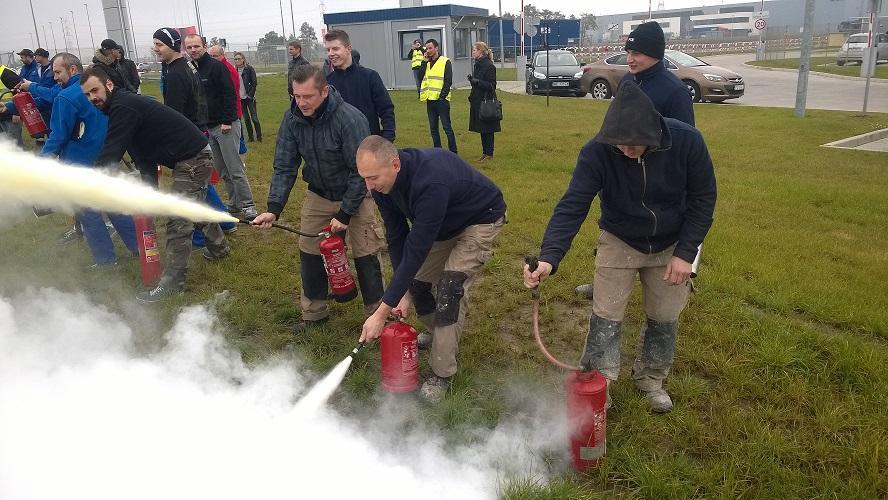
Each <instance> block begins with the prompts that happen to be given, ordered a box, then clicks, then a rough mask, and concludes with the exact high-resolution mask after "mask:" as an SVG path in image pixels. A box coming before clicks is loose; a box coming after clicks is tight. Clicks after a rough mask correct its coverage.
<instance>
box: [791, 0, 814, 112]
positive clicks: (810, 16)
mask: <svg viewBox="0 0 888 500" xmlns="http://www.w3.org/2000/svg"><path fill="white" fill-rule="evenodd" d="M814 2H815V0H805V27H804V31H803V32H802V53H801V58H800V59H799V81H798V85H797V86H796V102H795V115H796V116H797V117H799V118H804V117H805V101H806V100H807V98H808V70H809V69H810V67H811V46H812V44H813V41H814V33H813V31H814Z"/></svg>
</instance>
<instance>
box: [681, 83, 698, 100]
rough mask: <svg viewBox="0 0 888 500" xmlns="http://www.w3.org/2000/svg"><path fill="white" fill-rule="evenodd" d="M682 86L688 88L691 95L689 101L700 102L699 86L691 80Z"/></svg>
mask: <svg viewBox="0 0 888 500" xmlns="http://www.w3.org/2000/svg"><path fill="white" fill-rule="evenodd" d="M684 84H685V85H687V86H688V92H689V93H690V94H691V101H693V102H700V86H699V85H697V84H696V83H694V81H693V80H685V81H684Z"/></svg>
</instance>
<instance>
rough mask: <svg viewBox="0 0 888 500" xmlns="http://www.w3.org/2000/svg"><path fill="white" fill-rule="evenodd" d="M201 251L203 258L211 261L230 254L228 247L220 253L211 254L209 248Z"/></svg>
mask: <svg viewBox="0 0 888 500" xmlns="http://www.w3.org/2000/svg"><path fill="white" fill-rule="evenodd" d="M201 253H202V254H203V258H205V259H207V260H208V261H210V262H212V261H216V260H222V259H224V258H225V257H228V256H229V255H231V249H230V248H229V249H226V250H225V251H224V252H222V253H220V254H219V255H213V252H211V251H210V249H209V248H204V250H203V252H201Z"/></svg>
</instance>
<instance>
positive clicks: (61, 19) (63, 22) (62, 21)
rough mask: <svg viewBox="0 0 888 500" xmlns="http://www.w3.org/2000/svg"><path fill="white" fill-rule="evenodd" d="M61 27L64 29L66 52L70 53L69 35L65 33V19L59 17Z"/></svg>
mask: <svg viewBox="0 0 888 500" xmlns="http://www.w3.org/2000/svg"><path fill="white" fill-rule="evenodd" d="M59 26H61V27H62V39H63V40H64V42H65V52H70V51H69V50H68V33H67V32H66V31H65V18H64V17H62V16H59Z"/></svg>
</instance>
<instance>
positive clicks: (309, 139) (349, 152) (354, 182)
mask: <svg viewBox="0 0 888 500" xmlns="http://www.w3.org/2000/svg"><path fill="white" fill-rule="evenodd" d="M290 80H291V81H290V85H291V87H292V90H293V98H294V99H293V103H292V104H291V105H290V109H289V110H288V111H287V112H286V113H284V119H283V120H282V121H281V126H280V129H279V130H278V139H277V145H276V146H275V154H274V174H272V177H271V186H270V188H269V190H268V211H267V212H265V213H262V214H259V215H258V216H257V217H256V218H255V219H253V222H252V223H253V224H254V225H256V226H259V227H261V228H263V229H267V228H270V227H271V224H272V223H273V222H275V221H276V220H277V219H278V218H279V217H280V215H281V212H283V210H284V206H285V205H286V204H287V198H289V196H290V190H291V189H293V184H294V183H295V182H296V176H297V174H298V171H299V165H300V164H301V163H302V162H303V161H304V162H305V165H304V166H303V167H302V178H303V179H305V181H306V182H307V183H308V189H307V190H306V192H305V199H304V200H303V201H302V212H301V214H300V219H301V222H300V226H301V228H300V229H301V231H302V232H304V233H308V234H319V233H321V232H326V233H331V232H332V233H339V232H342V231H346V230H347V234H346V237H347V240H348V243H349V246H350V247H351V251H352V255H353V256H354V262H355V270H356V272H357V276H358V284H359V285H360V288H361V296H362V298H363V301H364V311H365V313H366V314H370V313H372V312H373V311H375V310H376V307H377V306H378V305H379V300H380V299H381V298H382V292H383V286H382V269H381V268H380V265H379V257H378V256H377V254H378V252H379V250H380V249H381V248H382V238H381V236H380V235H379V234H378V233H377V231H378V230H379V228H378V227H377V221H376V213H375V211H374V209H373V201H372V200H370V198H369V197H368V196H367V187H366V186H364V181H363V180H362V179H361V176H360V175H358V169H357V165H356V162H355V155H356V152H357V149H358V145H359V144H360V143H361V140H363V139H364V138H365V137H367V136H368V135H370V127H369V126H368V124H367V118H366V117H365V116H364V114H363V113H362V112H360V111H359V110H358V109H357V108H355V107H353V106H352V105H350V104H348V103H347V102H345V101H344V100H343V99H342V96H341V95H340V94H339V92H338V91H337V90H336V89H335V88H333V87H331V86H329V85H327V79H326V77H325V75H324V72H323V70H321V69H319V68H317V67H315V66H312V65H310V64H305V65H301V66H298V67H297V68H296V69H295V70H294V71H293V74H292V75H290ZM328 226H329V230H328V231H325V228H327V227H328ZM337 240H338V238H325V239H323V240H319V239H318V238H311V237H306V236H301V237H300V238H299V260H300V275H301V278H302V296H301V300H300V302H301V305H302V320H301V321H300V322H299V323H298V324H297V325H296V327H295V331H294V333H296V334H299V333H302V332H303V331H305V330H306V329H309V328H314V327H317V326H319V325H320V324H323V323H324V322H326V321H327V319H328V317H329V314H330V313H329V311H328V307H327V297H328V294H327V284H328V274H329V275H330V280H329V281H330V284H331V285H332V287H333V292H334V296H335V297H337V299H338V300H340V301H343V300H349V299H351V298H353V297H354V294H345V293H344V291H345V290H348V289H349V288H350V287H348V286H342V287H340V286H339V278H345V280H344V281H350V280H351V277H350V276H340V275H342V274H345V273H344V272H343V271H344V270H345V267H346V265H347V261H346V260H344V259H342V257H343V254H344V248H336V246H337V245H333V243H335V242H336V241H337ZM333 260H336V261H337V262H336V264H335V265H334V264H332V261H333ZM353 286H354V285H353V283H352V284H351V287H353Z"/></svg>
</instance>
